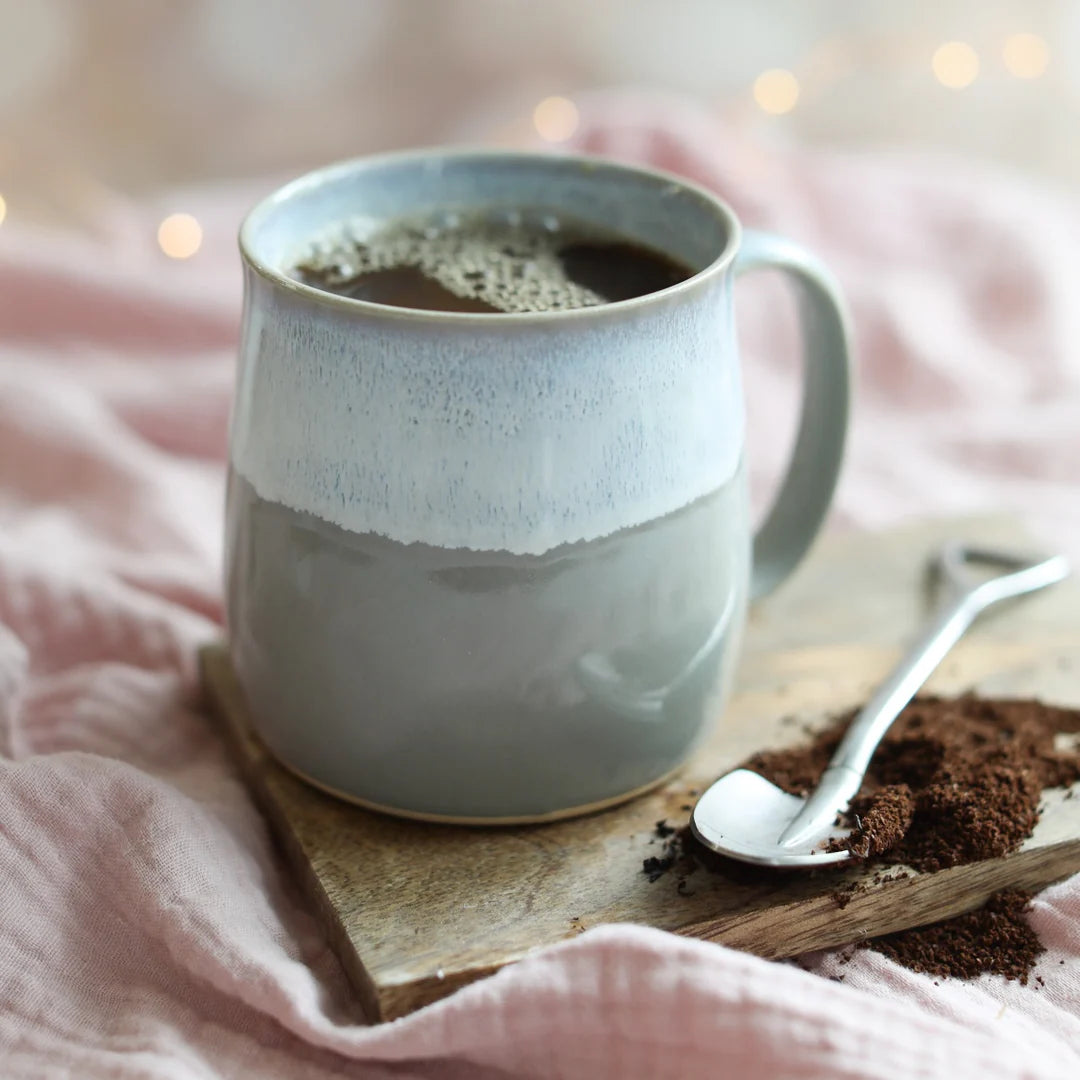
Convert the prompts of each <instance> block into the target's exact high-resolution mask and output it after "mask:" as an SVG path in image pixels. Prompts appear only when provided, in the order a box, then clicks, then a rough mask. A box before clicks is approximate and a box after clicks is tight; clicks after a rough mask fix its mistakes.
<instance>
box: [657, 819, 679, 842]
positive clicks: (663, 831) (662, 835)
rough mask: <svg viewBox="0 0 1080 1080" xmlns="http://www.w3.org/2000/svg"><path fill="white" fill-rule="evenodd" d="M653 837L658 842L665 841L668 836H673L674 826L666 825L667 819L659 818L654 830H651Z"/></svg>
mask: <svg viewBox="0 0 1080 1080" xmlns="http://www.w3.org/2000/svg"><path fill="white" fill-rule="evenodd" d="M653 835H654V836H655V837H656V838H657V839H658V840H666V839H667V838H668V837H669V836H674V835H675V826H674V825H669V824H668V823H667V818H661V819H660V820H659V821H658V822H657V823H656V828H655V829H654V830H653Z"/></svg>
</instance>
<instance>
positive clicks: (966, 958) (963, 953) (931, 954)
mask: <svg viewBox="0 0 1080 1080" xmlns="http://www.w3.org/2000/svg"><path fill="white" fill-rule="evenodd" d="M1030 904H1031V896H1030V895H1029V894H1028V893H1023V892H1012V891H1005V892H1000V893H998V894H997V895H996V896H992V897H990V899H989V900H988V901H987V902H986V904H985V905H984V906H983V907H982V908H980V909H979V910H978V911H969V912H968V913H967V914H966V915H959V916H957V917H956V918H955V919H946V920H945V921H944V922H939V923H933V924H932V925H930V926H920V927H916V929H914V930H904V931H902V932H901V933H899V934H889V935H887V936H886V937H880V938H876V939H875V940H874V941H870V942H867V946H868V947H869V948H871V949H873V950H874V951H875V952H879V953H882V954H884V955H885V956H887V957H888V958H889V959H890V960H895V961H896V963H898V964H903V966H904V967H906V968H910V969H911V970H912V971H921V972H923V973H924V974H926V975H935V976H950V975H951V976H953V977H954V978H959V979H974V978H977V977H978V976H979V975H984V974H987V973H989V974H992V975H1004V976H1005V977H1006V978H1007V979H1016V980H1018V981H1019V982H1020V983H1021V984H1023V985H1026V984H1027V981H1028V975H1029V974H1030V973H1031V969H1032V967H1033V966H1034V965H1035V961H1036V960H1037V959H1038V958H1039V956H1040V955H1041V954H1042V953H1043V952H1045V951H1046V950H1045V949H1044V948H1043V946H1042V944H1041V943H1040V942H1039V936H1038V934H1036V933H1035V931H1034V930H1033V929H1032V928H1031V925H1030V924H1029V923H1028V921H1027V918H1026V917H1025V912H1026V911H1027V910H1028V907H1029V906H1030Z"/></svg>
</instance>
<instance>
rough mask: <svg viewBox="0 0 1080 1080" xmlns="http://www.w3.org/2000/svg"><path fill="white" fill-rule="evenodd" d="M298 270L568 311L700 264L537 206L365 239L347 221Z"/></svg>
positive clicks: (476, 304)
mask: <svg viewBox="0 0 1080 1080" xmlns="http://www.w3.org/2000/svg"><path fill="white" fill-rule="evenodd" d="M293 273H294V275H295V276H296V277H297V278H298V279H299V280H300V281H302V282H304V283H305V284H307V285H313V286H315V287H316V288H319V289H324V290H326V291H327V292H332V293H337V294H338V295H340V296H349V297H353V298H354V299H358V300H369V301H372V302H374V303H377V304H389V305H392V306H394V307H408V308H424V309H427V310H429V311H465V312H487V313H491V314H499V313H503V312H540V311H565V310H567V309H571V308H581V307H595V306H596V305H599V304H610V303H613V302H615V301H617V300H629V299H632V298H633V297H635V296H645V295H646V294H648V293H653V292H658V291H659V290H661V289H666V288H668V286H670V285H676V284H678V283H679V282H680V281H685V280H686V279H687V278H688V277H690V276H691V275H692V274H693V273H694V271H693V270H691V269H690V268H689V267H687V266H685V265H683V264H682V263H680V262H678V261H676V260H675V259H673V258H672V257H671V256H669V255H666V254H664V253H662V252H660V251H656V250H654V249H652V248H649V247H646V246H644V245H642V244H639V243H637V242H636V241H633V240H630V239H627V238H626V237H623V236H620V235H618V234H616V233H611V232H602V231H599V230H597V229H595V228H592V227H588V226H583V225H579V224H577V223H575V222H573V221H570V220H568V219H566V218H564V217H556V216H555V215H552V214H542V213H539V212H530V213H518V212H516V211H515V212H503V213H499V214H495V213H490V214H470V215H460V214H454V213H449V212H448V213H442V214H438V215H433V216H428V217H425V218H423V219H410V220H404V219H402V220H398V221H395V222H392V223H390V224H388V225H386V226H384V227H382V228H381V229H378V230H376V231H375V232H372V233H369V234H366V235H364V236H363V238H362V239H361V238H358V237H357V236H356V235H355V234H354V233H352V232H350V231H349V230H347V229H345V228H343V229H341V230H340V232H339V234H338V235H337V236H335V237H334V238H333V239H331V240H324V241H323V242H322V243H320V244H318V245H315V246H314V247H313V250H312V252H311V254H310V255H309V256H307V257H306V258H304V259H303V260H302V261H301V262H299V263H298V264H297V265H296V267H295V268H294V271H293Z"/></svg>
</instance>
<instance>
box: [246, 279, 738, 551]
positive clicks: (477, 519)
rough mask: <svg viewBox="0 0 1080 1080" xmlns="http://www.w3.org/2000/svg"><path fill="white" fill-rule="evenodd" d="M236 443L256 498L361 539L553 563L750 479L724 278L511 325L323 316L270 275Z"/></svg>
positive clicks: (258, 311) (335, 310)
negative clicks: (745, 472)
mask: <svg viewBox="0 0 1080 1080" xmlns="http://www.w3.org/2000/svg"><path fill="white" fill-rule="evenodd" d="M248 289H249V296H248V316H247V322H246V325H245V334H244V340H243V344H242V347H241V359H240V370H239V375H238V380H237V394H236V401H235V405H234V412H233V418H232V432H231V457H232V464H233V466H234V468H235V469H236V470H237V471H238V472H239V473H240V474H241V475H242V476H243V477H245V478H246V479H247V480H248V481H249V482H250V483H251V484H252V486H253V487H254V489H255V491H256V492H257V493H258V495H259V496H260V497H261V498H263V499H266V500H269V501H271V502H276V503H279V504H281V505H283V506H286V507H289V508H290V509H293V510H296V511H299V512H303V513H310V514H313V515H315V516H316V517H318V518H320V519H322V520H323V521H327V522H330V523H332V524H334V525H337V526H340V527H341V528H344V529H346V530H348V531H350V532H355V533H359V534H367V533H375V534H378V535H381V536H384V537H386V538H388V539H390V540H394V541H397V542H400V543H404V544H409V543H413V542H420V543H425V544H429V545H433V546H436V547H443V548H468V549H473V550H478V551H503V552H508V553H510V554H513V555H541V554H544V553H545V552H548V551H551V550H553V549H555V548H558V547H560V546H562V545H565V544H570V543H575V542H579V541H591V540H596V539H599V538H601V537H604V536H608V535H610V534H613V533H616V532H618V531H619V530H621V529H625V528H630V527H633V526H637V525H641V524H644V523H645V522H649V521H652V520H655V519H656V518H659V517H662V516H664V515H666V514H669V513H672V512H674V511H676V510H679V509H681V508H682V507H685V506H688V505H690V504H691V503H693V502H695V501H696V500H697V499H699V498H702V497H703V496H705V495H708V494H710V493H712V492H714V491H716V490H718V489H719V488H721V487H722V486H723V485H724V484H726V483H728V482H730V481H731V480H732V479H733V478H734V477H735V476H736V474H737V472H738V469H739V463H740V460H741V455H742V447H743V442H744V425H745V422H744V417H743V402H742V391H741V385H740V378H739V371H738V364H737V360H736V348H735V341H734V333H733V322H732V313H731V294H730V288H729V287H728V285H727V283H726V281H725V280H724V279H723V278H715V279H713V280H712V281H710V282H708V283H702V284H701V285H699V286H697V287H696V288H695V290H694V291H693V293H692V294H691V295H689V296H687V295H684V296H681V297H678V298H674V297H668V298H666V299H664V300H658V301H656V302H650V303H648V304H645V305H639V306H638V307H637V308H636V309H634V310H632V311H620V307H621V305H605V306H602V307H597V308H595V309H594V310H592V311H589V312H579V313H578V316H577V317H574V318H569V317H568V318H566V319H558V318H555V319H551V318H547V317H544V316H538V317H537V318H536V319H534V320H529V319H522V320H516V319H515V320H513V321H508V322H504V321H503V320H502V319H500V318H498V317H495V316H491V317H484V316H477V317H473V318H469V319H467V320H458V319H453V318H440V317H439V316H438V315H436V314H433V315H431V316H430V317H426V318H423V319H415V318H403V317H401V312H400V311H398V313H397V314H396V315H395V313H394V312H395V309H392V308H386V309H384V310H385V312H386V314H382V313H379V312H378V311H376V310H375V309H373V308H372V307H367V308H362V307H360V306H357V308H356V309H352V307H351V305H321V304H312V303H311V302H310V300H309V299H308V298H307V297H305V296H300V295H298V294H296V293H293V292H291V291H288V290H282V289H280V288H279V287H277V286H274V285H273V284H271V283H269V282H267V281H265V280H264V279H262V278H260V277H258V276H257V275H249V279H248Z"/></svg>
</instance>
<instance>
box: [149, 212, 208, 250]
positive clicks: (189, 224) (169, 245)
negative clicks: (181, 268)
mask: <svg viewBox="0 0 1080 1080" xmlns="http://www.w3.org/2000/svg"><path fill="white" fill-rule="evenodd" d="M157 242H158V244H159V246H160V247H161V250H162V251H164V252H165V254H166V255H168V256H169V258H170V259H188V258H190V257H191V256H192V255H194V254H195V252H196V251H198V250H199V247H200V246H201V245H202V226H201V225H200V224H199V223H198V222H197V221H196V220H195V219H194V218H193V217H192V216H191V215H190V214H170V215H169V216H168V217H167V218H166V219H165V220H164V221H163V222H162V223H161V224H160V225H159V226H158V231H157Z"/></svg>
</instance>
